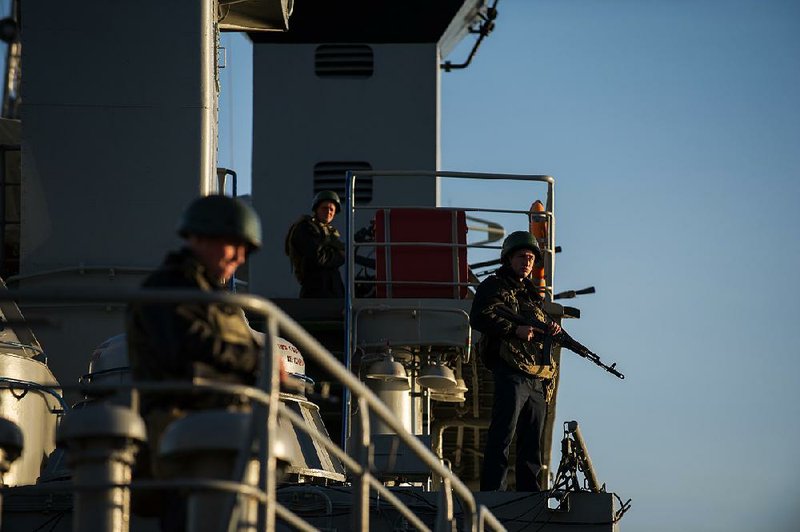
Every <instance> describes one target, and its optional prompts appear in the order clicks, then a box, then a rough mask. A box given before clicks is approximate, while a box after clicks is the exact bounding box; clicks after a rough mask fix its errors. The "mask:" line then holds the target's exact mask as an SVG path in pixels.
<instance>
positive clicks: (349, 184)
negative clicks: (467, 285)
mask: <svg viewBox="0 0 800 532" xmlns="http://www.w3.org/2000/svg"><path fill="white" fill-rule="evenodd" d="M359 177H372V178H395V177H429V178H433V179H438V178H453V179H479V180H498V181H499V180H505V181H522V182H530V183H533V182H538V183H545V184H546V185H547V197H546V200H545V210H544V212H542V213H537V214H538V215H544V216H546V218H547V221H548V223H549V230H548V233H547V246H546V250H547V251H548V253H546V256H547V257H548V260H546V261H545V265H544V266H545V278H546V280H547V282H546V285H547V286H548V287H549V286H552V284H553V283H552V276H553V272H554V271H555V214H554V213H555V208H554V207H555V179H554V178H553V177H552V176H549V175H533V174H489V173H475V172H450V171H413V170H412V171H409V170H374V171H360V170H359V171H348V172H347V173H346V177H345V183H346V184H345V187H346V188H345V205H346V207H347V215H346V216H345V238H346V260H345V280H346V282H345V348H344V357H345V365H346V366H347V368H350V367H351V365H352V354H353V352H354V349H355V347H356V341H355V338H354V331H353V316H352V313H353V308H354V305H353V299H354V297H355V284H356V279H355V268H354V267H353V265H354V264H355V251H356V247H359V246H368V245H372V246H374V247H378V246H384V245H387V244H388V243H366V242H364V243H356V242H355V239H354V235H355V230H354V228H355V213H356V210H363V209H367V210H377V209H380V208H409V207H413V206H409V205H394V206H386V207H380V206H374V205H370V206H364V205H361V206H358V205H356V204H355V198H356V195H355V187H356V180H357V178H359ZM417 207H418V206H417ZM435 208H436V209H437V210H448V211H455V210H459V211H460V210H463V211H472V212H497V213H512V214H526V215H530V212H529V211H521V210H512V209H484V208H458V207H435ZM392 245H398V243H394V244H392ZM400 245H403V244H400ZM411 245H420V244H415V243H411ZM439 245H441V243H437V244H434V246H437V247H438V246H439ZM444 245H445V246H449V247H456V246H457V247H476V248H488V249H499V248H500V246H488V245H481V244H446V243H445V244H444ZM362 282H364V281H362V280H358V283H362ZM365 284H366V283H365ZM370 284H373V283H370ZM413 284H415V285H430V284H432V282H424V281H414V283H413ZM544 297H545V299H546V300H547V301H550V300H551V298H552V290H549V291H548V290H546V291H545V294H544ZM342 409H343V412H342V415H343V419H344V423H343V425H344V427H343V428H344V430H343V435H342V437H343V439H346V438H347V436H348V434H349V431H350V425H351V423H350V396H349V394H348V391H347V390H345V396H344V401H343V405H342Z"/></svg>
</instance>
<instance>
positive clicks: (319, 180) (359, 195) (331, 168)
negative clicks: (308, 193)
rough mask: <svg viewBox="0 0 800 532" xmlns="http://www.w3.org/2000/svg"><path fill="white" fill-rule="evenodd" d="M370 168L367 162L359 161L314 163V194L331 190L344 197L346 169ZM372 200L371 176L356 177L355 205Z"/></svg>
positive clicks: (357, 170)
mask: <svg viewBox="0 0 800 532" xmlns="http://www.w3.org/2000/svg"><path fill="white" fill-rule="evenodd" d="M348 170H351V171H353V172H356V173H358V172H359V171H362V172H363V171H369V170H372V166H371V165H370V164H369V163H365V162H360V161H336V162H322V163H317V164H315V165H314V194H316V193H317V192H321V191H323V190H333V191H334V192H336V193H337V194H339V196H340V197H341V198H342V200H344V199H345V197H346V194H345V186H346V183H345V179H346V174H347V171H348ZM371 201H372V176H367V177H360V178H357V179H356V205H363V204H365V203H369V202H371Z"/></svg>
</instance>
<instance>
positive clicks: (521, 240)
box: [500, 231, 542, 262]
mask: <svg viewBox="0 0 800 532" xmlns="http://www.w3.org/2000/svg"><path fill="white" fill-rule="evenodd" d="M523 248H525V249H529V250H531V251H533V254H534V255H536V261H537V262H541V260H542V251H541V250H540V249H539V244H538V243H537V242H536V239H535V238H534V237H533V235H532V234H530V233H529V232H528V231H514V232H513V233H511V234H510V235H508V236H507V237H506V239H505V240H503V250H502V251H501V252H500V258H501V259H503V260H505V259H506V258H508V256H509V255H510V254H511V253H513V252H515V251H516V250H518V249H523Z"/></svg>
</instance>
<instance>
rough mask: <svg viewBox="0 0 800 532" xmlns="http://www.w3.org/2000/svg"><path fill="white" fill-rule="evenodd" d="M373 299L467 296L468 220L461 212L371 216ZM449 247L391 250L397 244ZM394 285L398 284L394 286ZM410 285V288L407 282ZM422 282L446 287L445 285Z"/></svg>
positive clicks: (400, 212)
mask: <svg viewBox="0 0 800 532" xmlns="http://www.w3.org/2000/svg"><path fill="white" fill-rule="evenodd" d="M375 241H376V242H378V243H380V244H383V243H388V244H390V245H389V246H379V247H378V248H377V249H376V257H377V260H376V278H377V281H378V285H377V297H401V298H402V297H405V298H411V297H420V298H455V299H459V298H461V299H463V298H465V297H466V296H467V286H466V285H457V284H452V283H466V282H467V279H468V276H467V274H468V265H467V248H466V247H459V246H457V245H456V244H460V245H461V246H463V245H464V244H466V243H467V222H466V216H465V214H464V211H458V210H440V209H409V208H394V209H381V210H378V212H377V213H376V214H375ZM407 242H414V243H437V244H451V245H450V246H435V247H434V246H423V245H419V246H409V245H399V246H392V245H391V244H396V243H407ZM398 281H399V282H398ZM409 283H411V284H409ZM426 283H451V284H448V285H441V284H439V285H437V284H426Z"/></svg>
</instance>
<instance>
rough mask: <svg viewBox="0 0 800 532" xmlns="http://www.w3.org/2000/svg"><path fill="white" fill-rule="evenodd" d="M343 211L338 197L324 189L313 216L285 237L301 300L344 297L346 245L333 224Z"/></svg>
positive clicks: (318, 195)
mask: <svg viewBox="0 0 800 532" xmlns="http://www.w3.org/2000/svg"><path fill="white" fill-rule="evenodd" d="M341 209H342V202H341V201H340V200H339V195H338V194H336V192H333V191H331V190H324V191H322V192H320V193H319V194H317V195H316V196H314V200H313V201H312V203H311V212H312V213H313V216H308V215H304V216H303V217H301V218H300V219H299V220H298V221H297V222H295V223H294V224H293V225H292V227H290V228H289V232H288V234H287V235H286V245H285V247H286V254H287V255H288V256H289V259H290V260H291V262H292V270H293V271H294V275H295V277H297V280H298V281H299V282H300V287H301V288H300V297H301V298H306V297H318V298H341V297H344V284H343V283H342V276H341V275H340V274H339V267H340V266H342V264H344V262H345V256H344V244H343V243H342V240H341V238H340V235H339V231H337V230H336V228H335V227H333V226H332V225H331V222H333V219H334V217H335V216H336V215H337V214H338V213H339V211H340V210H341Z"/></svg>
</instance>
